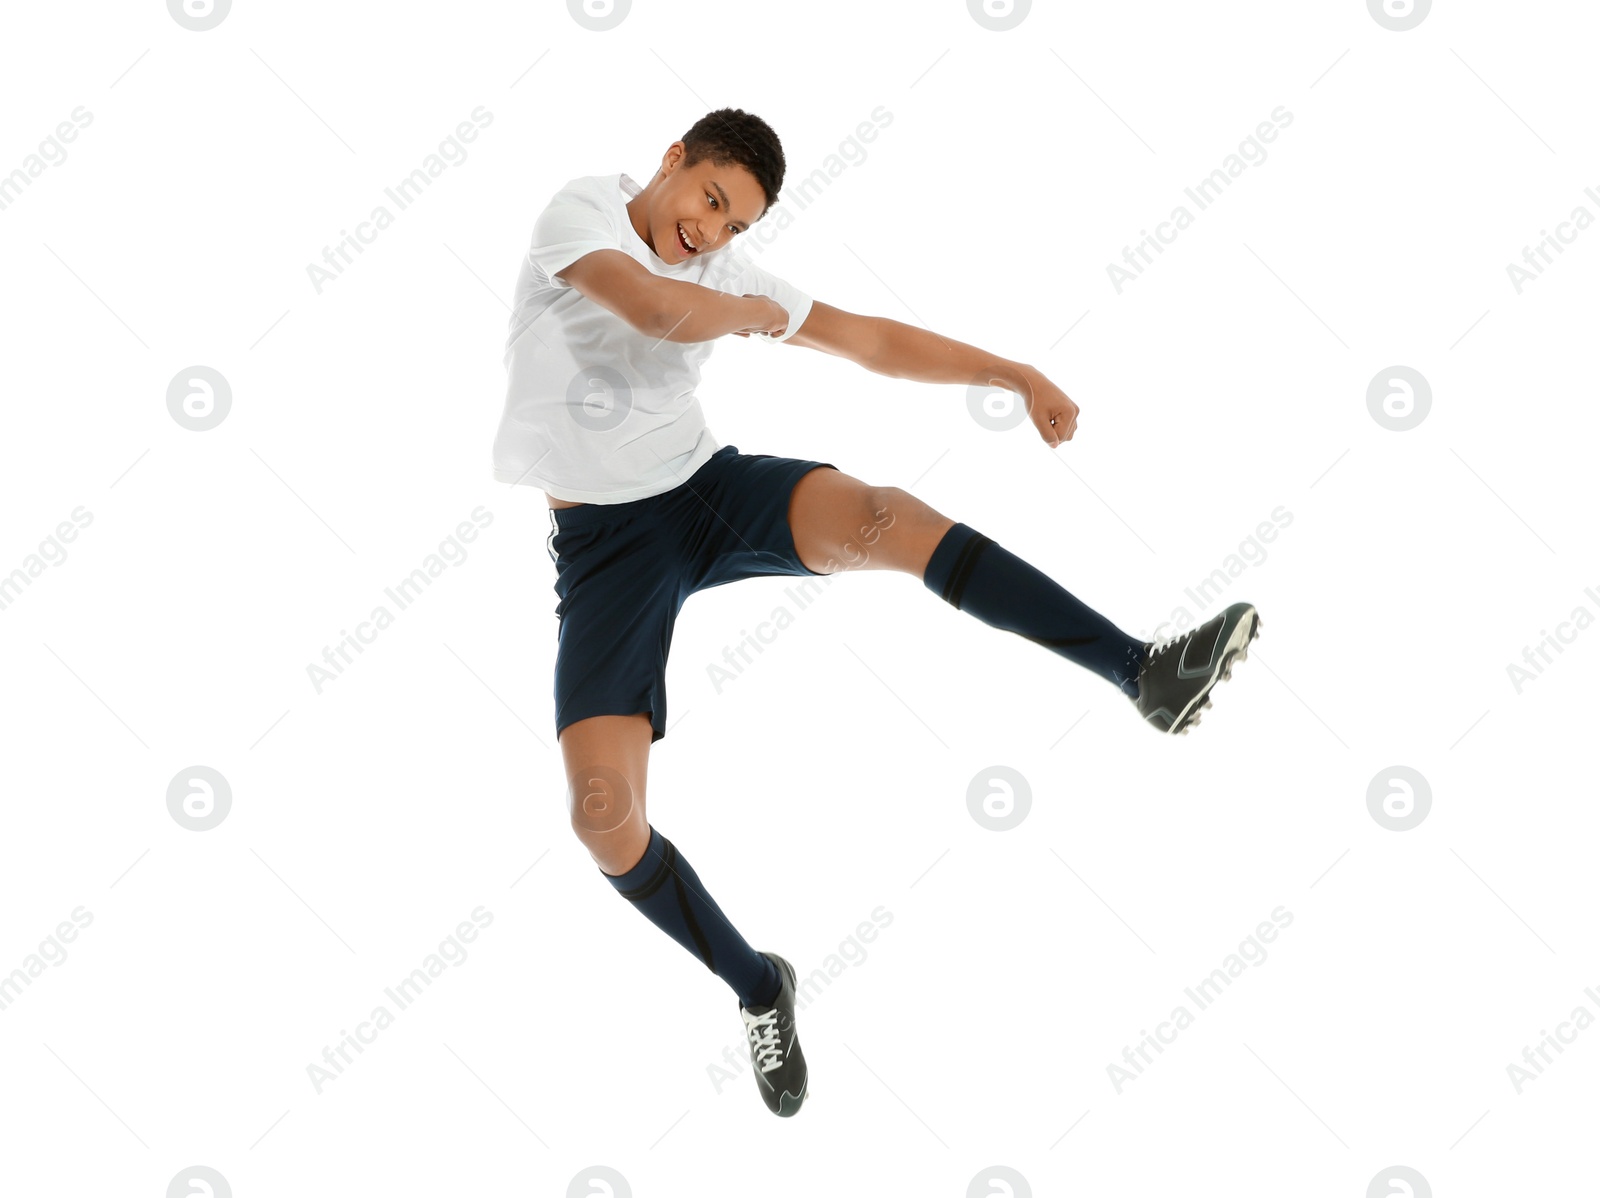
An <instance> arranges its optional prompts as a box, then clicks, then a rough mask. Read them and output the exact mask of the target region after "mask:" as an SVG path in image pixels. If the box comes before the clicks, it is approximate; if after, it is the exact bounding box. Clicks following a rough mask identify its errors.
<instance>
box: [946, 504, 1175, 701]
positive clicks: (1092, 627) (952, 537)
mask: <svg viewBox="0 0 1600 1198" xmlns="http://www.w3.org/2000/svg"><path fill="white" fill-rule="evenodd" d="M922 581H923V583H924V585H926V586H927V588H928V589H929V590H930V591H932V592H933V593H934V594H936V595H938V596H939V597H940V598H941V599H943V600H944V601H945V602H947V603H949V604H950V605H951V606H952V607H954V608H956V609H957V610H958V611H964V612H968V613H969V614H971V615H974V616H977V617H978V619H980V620H982V621H983V622H984V623H985V624H989V625H991V626H993V627H995V628H1002V629H1005V630H1006V631H1007V632H1014V633H1016V634H1017V635H1018V636H1022V637H1026V638H1027V639H1028V640H1030V641H1032V642H1033V643H1034V644H1036V645H1043V646H1044V647H1045V648H1046V649H1049V650H1051V651H1053V652H1055V653H1058V654H1060V655H1061V656H1062V657H1065V658H1067V659H1068V660H1069V661H1072V662H1076V663H1077V664H1078V665H1080V666H1083V667H1084V668H1085V669H1089V670H1093V671H1094V672H1095V673H1096V674H1099V675H1100V676H1101V677H1102V678H1104V679H1106V680H1107V681H1108V682H1110V683H1111V684H1112V685H1113V686H1115V687H1117V688H1118V689H1120V690H1121V691H1122V693H1123V694H1125V695H1128V696H1129V697H1132V698H1137V697H1138V694H1139V666H1140V664H1141V663H1142V662H1143V660H1144V642H1143V641H1141V640H1139V639H1138V638H1137V637H1132V636H1129V635H1128V634H1127V633H1125V632H1123V631H1122V630H1121V629H1120V628H1118V627H1117V626H1116V625H1115V624H1113V623H1112V622H1111V621H1110V620H1108V619H1106V618H1105V617H1104V616H1102V615H1101V614H1100V613H1099V612H1097V611H1095V610H1094V609H1092V608H1090V607H1087V606H1085V605H1084V604H1083V603H1082V602H1080V601H1079V600H1078V599H1076V598H1074V597H1073V596H1072V594H1071V593H1070V592H1068V591H1067V590H1066V589H1065V588H1064V587H1063V586H1062V585H1061V584H1060V583H1058V582H1055V581H1054V580H1053V579H1051V578H1050V576H1049V575H1048V574H1045V573H1044V572H1042V571H1040V570H1038V569H1037V568H1035V567H1033V566H1030V565H1029V564H1028V563H1027V562H1025V561H1023V560H1022V559H1021V558H1020V557H1018V556H1017V555H1016V554H1014V553H1012V552H1010V551H1009V550H1008V549H1005V548H1004V547H1002V546H1001V545H999V544H998V543H996V542H995V541H992V540H990V539H989V538H988V537H986V536H984V535H983V534H982V533H981V532H978V531H977V530H976V529H973V528H969V527H968V526H967V525H965V524H959V523H958V524H955V525H953V526H952V527H951V528H950V530H949V531H948V532H946V533H945V534H944V537H943V539H941V540H940V542H939V544H938V545H936V546H935V547H934V550H933V556H932V557H931V558H929V559H928V566H927V569H926V570H925V571H924V572H923V576H922Z"/></svg>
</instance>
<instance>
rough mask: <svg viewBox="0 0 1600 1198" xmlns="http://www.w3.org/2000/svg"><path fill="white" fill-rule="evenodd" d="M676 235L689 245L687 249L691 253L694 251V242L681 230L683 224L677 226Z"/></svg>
mask: <svg viewBox="0 0 1600 1198" xmlns="http://www.w3.org/2000/svg"><path fill="white" fill-rule="evenodd" d="M678 236H679V238H681V239H682V241H683V244H684V245H686V246H688V247H689V251H690V252H691V253H693V252H694V242H692V241H690V240H689V235H688V234H687V233H685V232H684V231H683V226H682V225H679V226H678Z"/></svg>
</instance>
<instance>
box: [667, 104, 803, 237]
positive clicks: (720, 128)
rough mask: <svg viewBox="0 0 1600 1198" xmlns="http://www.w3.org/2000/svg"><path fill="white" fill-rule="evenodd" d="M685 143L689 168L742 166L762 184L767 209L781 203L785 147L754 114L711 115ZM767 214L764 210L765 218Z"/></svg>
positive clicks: (732, 111) (728, 110)
mask: <svg viewBox="0 0 1600 1198" xmlns="http://www.w3.org/2000/svg"><path fill="white" fill-rule="evenodd" d="M682 141H683V148H684V151H685V152H684V156H683V165H684V166H685V167H690V166H695V165H696V164H698V163H700V162H703V161H705V160H706V159H710V160H711V162H712V164H713V165H715V166H729V165H735V166H742V167H744V168H745V169H746V170H747V171H749V172H750V173H751V174H752V175H754V176H755V177H756V182H757V183H759V184H761V190H762V191H763V192H765V193H766V198H767V208H770V207H772V205H774V204H776V203H777V202H778V192H779V190H780V189H781V188H782V187H783V172H784V161H783V146H782V144H780V143H779V141H778V135H777V134H776V133H774V132H773V131H772V126H771V125H769V124H767V122H766V121H764V120H762V119H761V118H760V117H758V116H756V115H755V114H754V113H750V112H745V111H744V110H743V109H740V108H719V109H717V110H716V111H715V112H708V113H706V114H705V116H703V117H701V118H700V119H699V120H698V121H696V122H695V123H694V124H693V125H691V126H690V127H689V131H688V132H687V133H685V134H684V135H683V138H682ZM766 214H767V213H766V208H763V209H762V210H761V215H762V216H765V215H766ZM756 219H758V220H759V219H760V217H757V218H756Z"/></svg>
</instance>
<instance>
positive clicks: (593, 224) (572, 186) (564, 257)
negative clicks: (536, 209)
mask: <svg viewBox="0 0 1600 1198" xmlns="http://www.w3.org/2000/svg"><path fill="white" fill-rule="evenodd" d="M598 198H599V197H597V196H596V195H595V194H594V193H593V191H592V190H590V189H586V188H583V187H580V186H579V182H578V180H573V182H571V183H569V184H568V185H567V186H566V187H564V188H562V189H561V190H560V191H558V192H557V193H556V194H555V196H554V198H553V199H551V201H550V203H549V205H548V206H546V208H545V210H544V211H543V212H541V213H540V214H539V218H538V220H536V221H535V222H534V224H533V244H532V245H531V246H529V248H528V261H529V262H530V263H532V264H533V265H534V266H535V267H536V268H537V269H538V270H539V271H541V272H542V273H543V274H544V276H545V278H547V279H549V280H550V284H551V286H553V287H566V286H569V285H570V284H568V283H567V282H566V281H565V280H564V279H558V278H557V277H556V273H557V272H558V271H562V270H565V269H566V268H567V267H569V266H571V265H572V264H573V263H574V262H576V261H577V260H578V259H579V258H581V257H583V256H584V255H585V254H589V253H592V252H594V251H595V250H614V249H620V248H621V244H622V243H621V240H620V238H619V237H618V234H617V229H616V225H615V221H614V217H613V216H612V214H611V213H610V212H609V211H607V210H606V209H605V208H602V207H600V206H599V205H598V203H597V200H598Z"/></svg>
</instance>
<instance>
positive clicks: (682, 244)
mask: <svg viewBox="0 0 1600 1198" xmlns="http://www.w3.org/2000/svg"><path fill="white" fill-rule="evenodd" d="M678 247H679V248H680V249H681V250H683V252H684V253H685V254H698V253H699V252H700V251H699V250H698V249H697V248H696V247H694V246H692V245H690V244H689V239H688V238H687V237H685V236H684V232H683V226H682V225H679V226H678Z"/></svg>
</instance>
